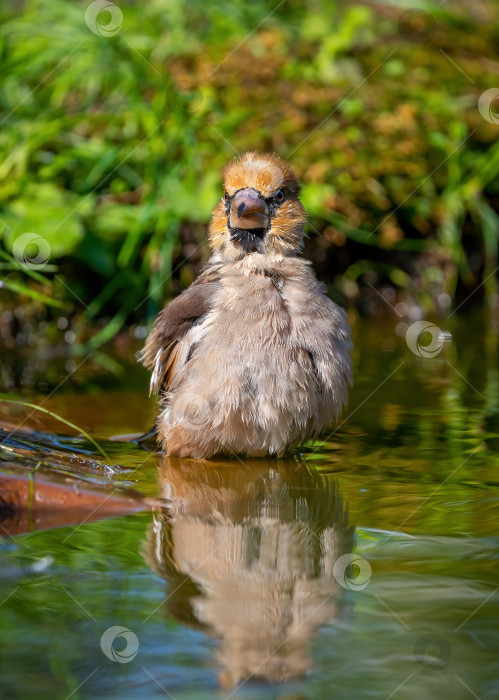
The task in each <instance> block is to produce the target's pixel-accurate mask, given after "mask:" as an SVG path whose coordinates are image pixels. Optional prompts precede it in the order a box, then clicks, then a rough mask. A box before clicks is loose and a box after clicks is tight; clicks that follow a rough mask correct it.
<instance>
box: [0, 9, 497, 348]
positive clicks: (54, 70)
mask: <svg viewBox="0 0 499 700" xmlns="http://www.w3.org/2000/svg"><path fill="white" fill-rule="evenodd" d="M105 4H106V3H104V2H103V3H102V5H105ZM107 4H108V7H109V3H107ZM116 4H117V5H119V10H115V9H114V7H115V6H114V5H112V3H111V10H112V11H113V12H114V13H115V14H114V15H111V14H109V12H108V11H106V10H105V8H104V9H102V10H101V11H100V13H98V14H96V13H97V10H95V11H94V15H95V17H94V21H93V29H94V30H95V31H92V30H91V27H90V26H89V25H91V24H92V18H90V20H89V12H91V9H92V7H96V5H95V3H94V4H93V6H92V7H91V8H90V10H88V8H89V5H91V3H87V2H83V3H81V2H70V1H69V0H68V1H65V0H50V1H49V0H27V1H26V2H24V3H22V4H21V3H17V2H7V3H4V4H3V5H2V9H1V10H0V19H1V28H0V75H1V82H2V90H1V92H0V125H1V130H0V154H1V155H0V163H1V164H0V226H1V227H2V229H1V236H2V243H3V245H4V251H3V252H2V253H1V258H0V272H1V275H2V285H1V286H2V287H3V290H0V294H1V295H2V297H1V303H2V305H5V306H8V305H9V304H16V305H17V304H20V303H21V304H24V307H25V310H26V314H27V315H36V317H37V318H38V319H41V318H42V317H43V318H44V319H49V320H50V319H56V318H57V316H60V314H61V307H62V308H63V309H64V313H65V314H66V315H67V316H71V317H72V319H73V329H74V330H75V333H74V334H73V337H74V338H76V340H77V341H79V342H82V343H84V344H85V346H86V347H90V348H93V347H97V346H99V345H101V344H102V343H104V342H106V341H108V340H110V339H111V338H113V337H114V336H115V335H116V333H118V331H119V330H120V329H121V328H122V327H123V326H124V325H125V324H127V323H130V322H144V321H146V320H150V319H151V318H152V317H153V316H154V314H155V313H156V312H157V310H158V309H159V308H160V307H161V305H162V304H163V302H164V300H165V298H168V297H170V296H173V295H174V294H176V293H178V291H180V289H181V288H182V287H184V286H186V285H188V284H189V283H190V282H191V281H192V280H193V278H194V276H195V274H196V272H197V271H198V269H199V266H200V264H201V263H202V262H203V261H204V260H205V259H206V258H207V257H208V250H207V247H206V244H205V242H204V240H205V233H206V224H207V222H208V220H209V217H210V212H211V210H212V208H213V207H214V205H215V204H216V202H217V200H218V198H219V196H220V194H221V173H222V169H223V166H224V164H225V162H226V161H227V160H228V159H229V158H232V157H233V156H234V155H235V153H236V152H243V151H244V150H248V149H252V150H253V149H257V150H268V151H276V152H278V153H279V154H280V155H281V156H283V157H285V158H288V159H289V160H290V161H291V162H292V164H293V166H294V167H295V168H296V170H297V171H298V173H299V175H300V177H301V179H302V181H303V183H304V192H303V200H304V203H305V206H306V208H307V210H308V212H309V231H308V233H309V235H310V239H309V241H308V242H307V247H306V253H307V255H309V256H310V257H311V258H312V259H313V261H314V263H315V265H316V268H317V270H318V274H319V276H320V277H321V278H322V279H324V280H325V281H326V282H327V283H328V285H329V287H330V292H331V294H332V295H333V296H334V297H335V298H337V299H338V300H339V301H340V302H342V303H344V304H347V305H357V306H358V307H359V308H360V309H361V310H365V311H367V312H368V313H371V312H372V313H376V311H377V310H382V309H383V302H379V301H378V300H377V297H376V295H375V294H374V293H373V291H372V288H373V287H374V288H377V289H378V290H379V289H381V290H382V291H383V290H386V289H387V288H388V289H390V290H393V297H392V296H390V294H388V296H387V298H388V299H391V300H395V301H396V300H397V299H399V300H403V301H404V302H406V303H407V308H410V306H411V304H417V305H419V306H421V307H423V310H424V311H425V312H426V313H432V312H435V311H438V310H439V308H440V307H442V308H446V307H447V305H448V304H449V303H452V302H453V303H454V304H458V303H460V302H461V300H462V299H465V298H466V297H467V296H468V295H469V294H470V293H471V292H473V291H474V290H476V289H477V288H479V286H480V285H481V283H482V282H483V283H484V284H483V288H481V290H480V294H477V295H474V299H478V298H481V297H483V295H484V294H485V296H487V297H490V295H492V294H495V292H496V274H495V273H494V271H495V269H496V267H497V264H498V237H499V216H498V210H499V181H498V175H499V140H498V135H499V126H498V125H497V124H493V123H490V122H489V121H487V120H486V119H484V118H483V117H482V116H481V114H480V113H479V111H478V107H477V103H478V99H479V96H480V94H482V93H483V92H484V91H485V90H487V89H490V88H494V87H498V86H499V41H498V39H499V23H498V18H497V14H496V5H495V4H489V5H486V4H480V6H479V7H476V8H470V7H469V6H467V5H466V4H464V3H459V2H457V3H453V4H452V7H451V6H450V4H448V5H437V4H431V3H417V2H416V3H414V4H411V7H410V8H408V6H407V5H403V6H397V5H395V4H393V2H389V1H387V2H386V4H381V3H369V4H367V3H365V4H362V3H359V4H350V3H343V2H339V1H334V2H329V1H325V2H312V1H311V0H309V1H308V2H305V3H303V2H300V3H298V2H296V1H295V0H285V2H283V3H281V4H278V3H276V4H273V3H268V2H263V0H256V1H255V2H252V3H247V2H243V1H242V0H231V1H230V2H229V1H228V0H221V1H220V2H219V3H217V4H216V5H214V4H211V3H210V4H208V3H204V2H201V1H199V0H191V1H190V2H189V3H188V4H187V3H185V2H181V1H180V0H150V1H149V2H147V3H136V2H132V1H129V2H119V3H116ZM97 9H98V8H97ZM86 12H87V21H86ZM116 13H117V14H116ZM109 22H110V24H109ZM113 22H114V25H113ZM106 26H108V29H109V27H110V28H111V29H113V27H114V28H115V29H116V31H115V32H114V34H113V35H112V36H103V35H101V34H102V33H103V32H106ZM99 32H101V34H99ZM26 233H31V234H32V237H33V236H36V237H41V238H37V239H36V240H35V241H34V242H33V243H32V244H31V246H30V245H28V244H24V242H23V245H21V244H20V243H19V239H20V236H22V235H23V234H26ZM318 233H320V234H322V235H321V236H319V235H317V234H318ZM25 240H26V239H23V241H25ZM16 241H17V242H18V243H17V248H16ZM45 242H46V243H45ZM40 244H42V245H41V247H40ZM46 244H48V248H47V245H46ZM42 249H43V250H42ZM43 251H47V252H48V254H42V253H43ZM30 260H31V261H32V262H31V263H30ZM33 261H35V264H33ZM36 261H39V264H36ZM391 293H392V292H391ZM442 308H440V310H442ZM89 329H92V330H89ZM96 329H97V330H96Z"/></svg>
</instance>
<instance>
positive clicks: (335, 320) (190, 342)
mask: <svg viewBox="0 0 499 700" xmlns="http://www.w3.org/2000/svg"><path fill="white" fill-rule="evenodd" d="M224 176H225V177H224V180H225V194H224V196H223V197H222V199H221V201H220V202H219V203H218V205H217V206H216V208H215V210H214V211H213V216H212V219H211V223H210V227H209V243H210V247H211V250H212V255H211V258H210V259H209V261H208V263H207V264H206V266H205V267H204V269H203V270H202V271H201V273H200V275H199V277H198V278H197V279H196V280H195V281H194V282H193V284H191V286H190V287H189V288H188V289H186V290H185V291H184V292H182V293H181V294H180V295H179V296H178V297H177V298H176V299H174V300H173V301H171V302H170V303H169V304H167V305H166V306H165V308H164V309H163V311H161V312H160V314H159V315H158V318H157V319H156V322H155V325H154V328H153V330H152V332H151V334H150V335H149V337H148V339H147V341H146V345H145V347H144V350H143V351H142V355H141V361H142V362H143V364H145V365H146V367H148V368H149V369H151V370H152V378H151V391H155V392H157V393H158V394H159V397H160V404H161V409H162V410H161V413H160V415H159V417H158V419H157V431H158V439H159V440H160V441H161V442H162V443H163V447H164V451H165V453H166V455H170V456H175V457H192V458H194V459H208V458H210V457H212V456H213V455H215V454H225V455H231V454H233V455H246V456H248V457H261V456H264V455H268V454H269V455H277V456H279V457H280V456H282V455H283V454H284V453H285V452H286V451H287V450H289V449H290V448H292V447H295V446H297V445H300V444H301V443H303V442H304V441H305V440H307V439H308V438H313V437H316V436H317V435H318V434H319V433H320V431H321V430H322V429H323V428H324V427H326V426H327V425H329V424H331V423H332V422H334V421H335V420H336V419H337V418H338V416H339V414H340V412H341V410H342V408H343V406H344V405H345V404H346V401H347V395H348V386H349V385H350V384H351V382H352V364H351V358H350V348H351V340H350V328H349V325H348V322H347V320H346V317H345V312H344V311H343V309H341V308H340V307H339V306H337V305H336V304H335V303H333V302H332V301H331V300H330V299H329V298H328V297H327V296H326V294H325V291H324V286H323V285H322V284H321V283H319V282H318V281H317V279H316V277H315V274H314V272H313V270H312V268H311V264H310V262H309V261H308V260H305V259H304V258H303V257H301V248H302V244H303V236H304V226H305V221H306V214H305V210H304V208H303V206H302V204H301V202H300V200H299V193H300V185H299V183H298V179H297V177H296V175H295V173H294V172H293V170H291V168H290V167H289V166H288V165H287V164H286V163H284V162H283V161H282V160H280V158H278V157H277V156H275V155H268V154H260V153H246V154H245V155H244V156H242V157H241V158H240V159H239V160H237V159H236V160H235V161H233V162H231V163H230V164H229V165H228V166H227V167H226V169H225V173H224Z"/></svg>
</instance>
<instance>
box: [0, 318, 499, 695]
mask: <svg viewBox="0 0 499 700" xmlns="http://www.w3.org/2000/svg"><path fill="white" fill-rule="evenodd" d="M450 330H451V332H452V336H453V340H452V342H449V343H446V344H445V346H444V348H443V349H442V351H441V353H439V354H438V356H437V357H435V358H433V359H425V358H421V357H417V356H415V355H414V354H413V353H411V352H410V351H409V350H408V348H407V346H406V344H405V342H404V338H403V337H401V336H399V335H397V333H396V332H395V330H394V327H393V325H392V326H388V325H386V326H383V325H380V324H379V323H377V324H374V323H366V322H362V324H360V325H359V324H357V326H356V327H355V335H356V356H355V363H356V385H355V388H354V391H353V394H352V398H351V402H350V406H349V410H348V411H347V412H346V414H345V417H344V423H343V424H342V425H341V426H340V427H339V429H338V430H337V431H336V432H334V433H333V434H332V435H330V436H326V437H325V439H324V440H323V441H322V442H320V443H317V444H316V445H315V446H310V447H308V448H307V450H304V451H303V454H302V455H300V456H297V457H296V459H293V460H283V461H279V462H278V461H275V460H253V461H248V462H246V463H242V462H239V461H237V460H224V461H222V460H215V461H214V462H206V463H197V462H194V461H192V460H173V459H165V458H162V457H161V456H157V455H154V454H149V453H144V452H142V451H140V450H139V449H138V448H136V447H135V446H133V445H132V446H122V445H117V444H116V445H114V446H112V444H110V445H111V457H112V463H113V464H115V463H119V464H121V465H122V466H123V467H125V469H124V471H123V479H124V480H126V483H127V484H133V486H134V487H135V488H136V489H138V490H141V491H142V492H144V493H147V494H148V495H154V496H158V497H160V498H161V499H162V502H163V504H164V508H162V509H155V510H154V512H153V513H142V514H137V515H130V516H126V517H121V518H114V519H108V520H103V521H101V522H86V523H83V524H81V525H79V526H74V527H65V528H61V529H54V530H46V531H41V532H32V533H29V534H26V535H23V536H17V537H14V538H12V537H9V535H8V533H7V532H3V535H4V537H3V539H2V543H1V548H0V619H1V629H2V635H1V638H0V645H1V656H0V672H1V678H0V687H1V692H2V697H9V698H10V697H12V698H28V697H40V698H62V699H63V700H64V699H65V698H92V697H100V698H102V697H117V698H118V697H119V698H128V697H130V698H132V697H148V698H149V697H158V698H161V697H173V698H182V699H183V698H230V697H241V698H283V699H284V698H311V699H312V698H331V697H337V698H352V697H353V698H382V699H385V700H387V699H388V698H408V699H412V698H421V697H424V698H452V699H453V700H455V699H456V698H463V700H464V699H466V698H473V697H478V698H481V699H483V700H486V699H487V698H494V697H497V696H498V694H499V692H498V691H499V688H498V683H497V676H498V670H499V664H498V662H497V640H498V636H497V627H498V622H499V607H498V601H499V596H498V583H499V581H498V574H497V570H498V569H497V559H498V549H499V548H498V539H497V528H498V522H499V518H498V510H497V503H498V499H497V494H498V490H497V463H498V460H499V449H498V448H499V426H498V422H497V407H498V405H499V403H498V381H497V355H496V343H497V336H496V335H495V333H494V332H493V328H492V326H491V325H490V324H489V323H488V321H484V320H483V319H481V318H479V319H477V320H476V321H470V320H469V319H466V320H464V321H463V320H456V319H453V322H452V327H451V328H450ZM145 380H146V377H145V375H144V384H145ZM94 381H95V380H94ZM130 382H131V383H130V385H128V386H127V385H126V383H124V380H120V385H119V386H118V385H116V386H113V387H106V389H105V391H101V390H99V391H97V390H96V391H93V392H92V393H91V394H81V393H78V394H77V393H75V392H74V390H72V388H71V387H69V388H68V389H65V390H62V391H61V392H60V393H59V392H58V393H56V394H55V395H54V397H53V398H52V399H51V402H52V403H51V406H52V408H53V409H55V410H57V411H58V412H59V413H61V414H63V415H65V417H67V418H68V419H69V420H72V421H74V422H77V423H79V424H80V425H82V427H83V428H85V429H86V430H91V431H92V433H93V434H98V435H99V436H101V437H109V435H111V434H113V433H117V432H129V431H131V430H140V429H142V428H144V429H145V428H146V427H148V426H147V423H148V421H149V419H150V417H151V415H152V412H153V410H154V408H153V406H152V405H151V404H150V403H148V401H147V399H146V398H145V396H144V394H145V392H142V391H141V381H137V377H136V376H135V377H134V378H133V385H132V380H130ZM120 387H121V388H120ZM113 405H114V406H115V407H117V408H116V411H113ZM3 415H4V416H7V417H8V418H9V419H10V420H11V421H14V420H15V419H16V416H15V415H7V414H5V413H4V414H3ZM38 427H40V426H38ZM44 427H47V428H49V429H55V426H52V425H51V424H47V425H44ZM57 429H58V430H60V426H57ZM107 447H108V445H107V444H106V448H107ZM112 627H121V628H126V629H125V630H124V631H123V630H122V631H121V633H120V632H119V631H118V632H116V630H115V631H114V632H113V634H115V635H116V634H118V635H119V634H121V636H117V637H116V638H115V640H114V643H113V644H112V645H109V644H107V643H106V641H105V640H104V642H103V641H102V635H103V634H104V633H105V632H106V630H109V628H112ZM127 630H128V631H127ZM106 644H107V646H106ZM103 649H104V650H103ZM106 653H107V655H106Z"/></svg>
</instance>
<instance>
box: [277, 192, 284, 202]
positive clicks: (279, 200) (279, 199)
mask: <svg viewBox="0 0 499 700" xmlns="http://www.w3.org/2000/svg"><path fill="white" fill-rule="evenodd" d="M275 198H276V199H277V201H278V202H282V201H284V192H283V191H282V190H279V192H278V193H277V194H276V196H275Z"/></svg>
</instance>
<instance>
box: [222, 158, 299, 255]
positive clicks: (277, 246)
mask: <svg viewBox="0 0 499 700" xmlns="http://www.w3.org/2000/svg"><path fill="white" fill-rule="evenodd" d="M224 185H225V196H224V197H223V198H222V200H221V201H220V202H219V204H218V205H217V207H216V208H215V210H214V211H213V217H212V220H211V223H210V228H209V240H210V245H211V247H212V249H213V251H214V252H218V253H219V255H220V257H221V258H222V260H224V259H225V260H227V261H229V260H238V259H241V258H243V257H244V256H245V255H247V254H248V253H252V252H258V253H262V254H266V255H278V256H282V255H295V254H297V253H298V252H299V251H300V250H301V247H302V243H303V233H304V226H305V221H306V214H305V210H304V209H303V206H302V204H301V202H300V200H299V194H300V184H299V182H298V178H297V177H296V175H295V173H294V172H293V170H292V169H291V167H290V166H289V165H288V164H287V163H285V162H284V161H282V160H281V159H280V158H279V157H278V156H277V155H275V154H266V153H255V152H250V153H245V154H244V155H243V156H242V157H241V158H240V159H235V160H234V161H232V162H231V163H229V164H228V165H227V167H226V168H225V172H224Z"/></svg>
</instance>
